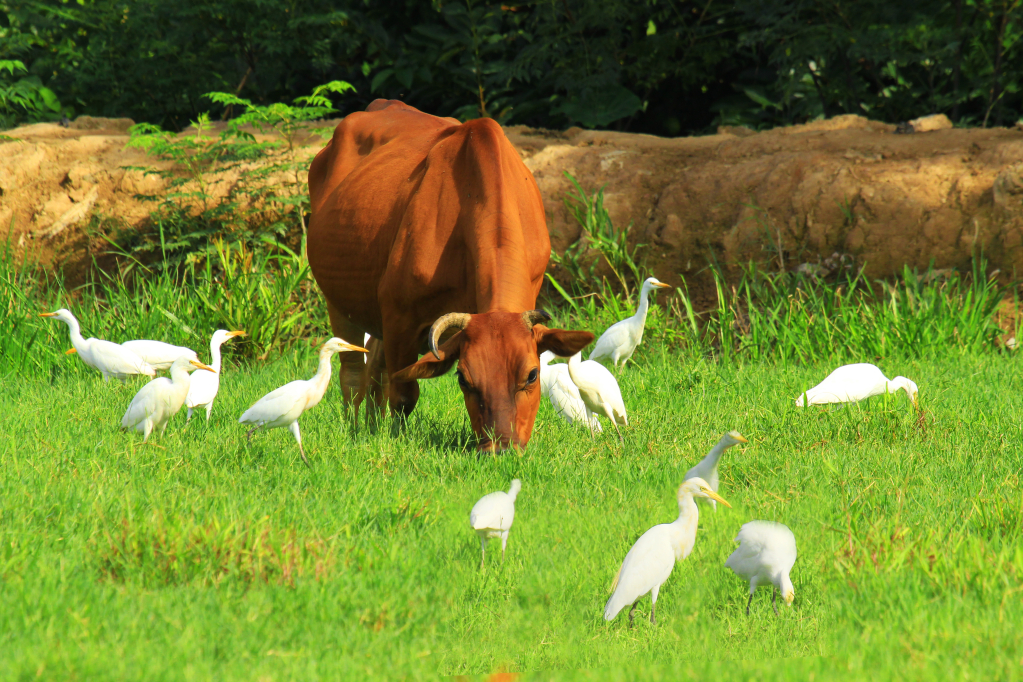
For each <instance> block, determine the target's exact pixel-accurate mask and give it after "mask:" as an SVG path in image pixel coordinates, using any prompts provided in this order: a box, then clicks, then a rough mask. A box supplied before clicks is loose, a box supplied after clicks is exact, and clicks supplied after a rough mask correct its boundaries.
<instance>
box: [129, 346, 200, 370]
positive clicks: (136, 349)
mask: <svg viewBox="0 0 1023 682" xmlns="http://www.w3.org/2000/svg"><path fill="white" fill-rule="evenodd" d="M121 346H122V347H124V348H127V349H128V350H130V351H131V352H132V353H134V354H135V355H137V356H139V357H140V358H142V359H143V360H145V361H146V362H147V363H149V365H150V366H151V367H152V368H153V369H155V370H156V371H157V372H162V371H163V370H165V369H169V368H170V366H171V365H173V364H174V361H175V360H177V359H178V358H180V357H181V356H185V357H187V358H189V359H191V360H195V361H196V362H199V356H198V355H197V354H196V352H195V351H194V350H192V349H191V348H186V347H184V346H175V345H173V344H170V343H164V342H163V341H150V340H149V339H137V340H135V341H125V342H124V343H122V344H121Z"/></svg>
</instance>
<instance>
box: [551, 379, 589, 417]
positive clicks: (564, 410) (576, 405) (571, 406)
mask: <svg viewBox="0 0 1023 682" xmlns="http://www.w3.org/2000/svg"><path fill="white" fill-rule="evenodd" d="M558 369H561V368H560V367H559V368H558ZM550 401H551V405H553V406H554V410H555V411H556V412H557V413H558V414H560V415H561V416H562V417H564V418H565V419H566V420H568V423H569V424H571V423H573V422H575V421H583V422H585V421H586V404H585V403H584V402H583V399H582V398H581V397H580V396H579V387H578V386H576V385H575V383H574V382H573V381H572V378H571V377H570V376H568V367H565V371H563V372H558V373H557V375H556V376H554V380H553V381H552V382H551V391H550Z"/></svg>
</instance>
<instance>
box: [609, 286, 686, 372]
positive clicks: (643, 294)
mask: <svg viewBox="0 0 1023 682" xmlns="http://www.w3.org/2000/svg"><path fill="white" fill-rule="evenodd" d="M654 287H657V288H667V287H668V285H667V284H664V283H663V282H660V281H658V280H657V278H656V277H648V278H647V280H646V281H645V282H643V288H642V289H641V290H640V292H639V309H637V310H636V314H635V315H633V316H632V317H627V318H625V319H624V320H622V321H621V322H616V323H614V324H613V325H611V326H610V327H608V328H607V331H605V332H604V333H603V334H601V335H600V338H599V339H597V345H596V346H594V347H593V352H592V353H590V360H610V361H611V362H612V363H613V364H614V366H615V367H617V366H618V362H619V361H621V363H622V367H624V366H625V363H626V362H628V361H629V358H631V357H632V354H633V353H634V352H635V351H636V347H637V346H638V345H639V344H640V342H641V341H643V328H644V327H645V326H646V314H647V311H648V310H649V309H650V301H649V300H648V298H649V296H650V292H651V291H653V290H654Z"/></svg>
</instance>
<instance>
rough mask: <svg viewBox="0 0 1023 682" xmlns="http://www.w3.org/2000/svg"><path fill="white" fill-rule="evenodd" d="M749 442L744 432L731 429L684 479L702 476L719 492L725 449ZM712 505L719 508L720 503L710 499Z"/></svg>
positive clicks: (711, 487)
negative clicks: (719, 467) (719, 473)
mask: <svg viewBox="0 0 1023 682" xmlns="http://www.w3.org/2000/svg"><path fill="white" fill-rule="evenodd" d="M745 442H747V441H746V439H745V438H743V437H742V434H741V433H739V432H738V431H729V432H728V433H726V434H725V435H723V436H721V440H719V441H718V442H717V445H715V446H714V447H713V448H711V449H710V452H708V453H707V456H706V457H704V458H703V459H702V460H700V463H699V464H697V465H696V466H694V467H693V468H692V469H690V470H689V471H687V472H686V476H685V478H684V479H683V480H686V481H688V480H689V479H690V478H702V479H703V480H705V481H707V483H709V484H710V489H711V490H713V491H714V492H717V491H718V489H719V487H720V482H721V481H720V479H719V478H718V462H719V461H720V460H721V455H723V454H725V450H727V449H728V448H730V447H732V446H733V445H738V444H739V443H745ZM710 506H712V507H714V511H717V510H718V503H717V502H716V501H714V500H710Z"/></svg>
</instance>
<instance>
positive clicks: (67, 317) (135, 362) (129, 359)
mask: <svg viewBox="0 0 1023 682" xmlns="http://www.w3.org/2000/svg"><path fill="white" fill-rule="evenodd" d="M39 317H51V318H53V319H55V320H60V321H61V322H64V323H65V324H67V326H68V330H69V331H70V333H71V345H72V346H73V348H72V349H71V350H69V351H68V353H77V354H78V357H80V358H81V359H82V362H84V363H85V364H86V365H88V366H89V367H92V368H93V369H95V370H98V371H99V372H100V373H101V374H102V375H103V381H110V377H114V378H117V379H120V380H121V381H124V380H125V379H127V378H128V377H129V376H132V375H133V374H144V375H146V376H150V377H152V376H156V370H155V369H153V367H152V366H151V365H149V363H147V362H146V361H145V360H143V359H142V358H140V357H139V356H138V355H136V354H135V353H133V352H132V351H130V350H128V349H127V348H124V347H123V346H121V345H120V344H117V343H114V342H113V341H104V340H103V339H94V338H91V337H90V338H88V339H86V338H83V337H82V328H81V325H79V324H78V320H77V319H76V318H75V316H74V315H72V314H71V311H70V310H67V309H66V308H61V309H60V310H58V311H56V312H53V313H40V314H39Z"/></svg>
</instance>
